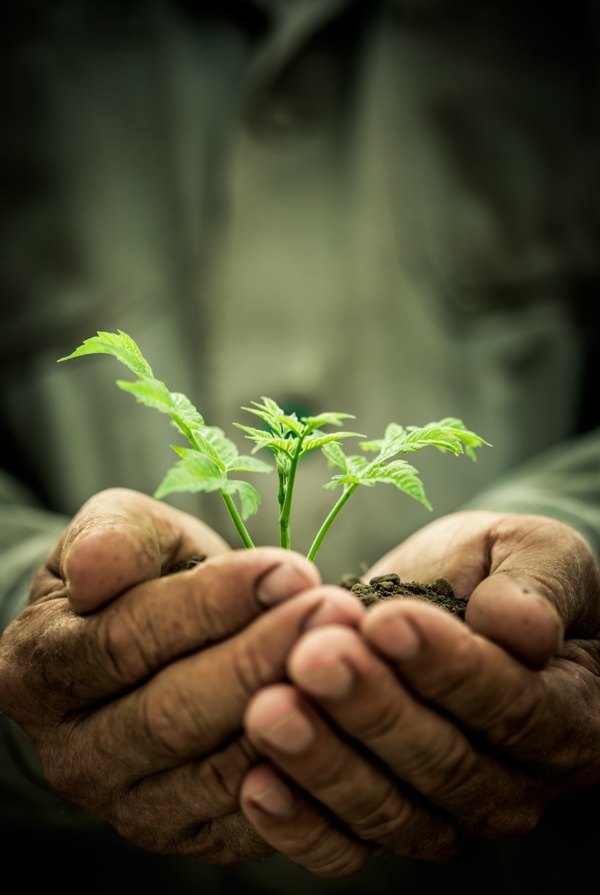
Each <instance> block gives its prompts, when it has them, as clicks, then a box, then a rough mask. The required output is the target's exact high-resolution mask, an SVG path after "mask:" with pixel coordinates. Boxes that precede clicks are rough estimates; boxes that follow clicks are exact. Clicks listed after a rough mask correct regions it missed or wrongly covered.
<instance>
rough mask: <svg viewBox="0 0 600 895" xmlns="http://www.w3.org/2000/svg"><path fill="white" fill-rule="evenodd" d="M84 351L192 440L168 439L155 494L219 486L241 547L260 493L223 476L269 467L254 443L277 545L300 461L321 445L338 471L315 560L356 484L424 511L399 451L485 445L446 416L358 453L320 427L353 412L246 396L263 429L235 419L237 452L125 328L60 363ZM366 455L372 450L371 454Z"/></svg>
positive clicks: (394, 432) (284, 538)
mask: <svg viewBox="0 0 600 895" xmlns="http://www.w3.org/2000/svg"><path fill="white" fill-rule="evenodd" d="M87 354H109V355H112V356H113V357H115V358H117V360H119V361H120V362H121V363H122V364H124V365H125V366H126V367H127V368H128V369H129V370H130V371H131V372H132V373H134V374H135V376H136V377H137V381H134V382H129V381H124V380H121V379H119V380H117V385H118V386H119V388H122V389H123V390H124V391H127V392H130V393H131V394H132V395H133V396H134V397H135V398H136V400H137V401H138V402H139V403H141V404H145V405H146V406H147V407H153V408H154V409H155V410H158V411H160V412H161V413H166V414H167V415H168V416H169V417H170V418H171V422H172V424H173V425H174V426H175V428H176V429H178V430H179V432H180V433H181V434H182V435H183V436H184V437H185V438H186V439H187V441H188V443H189V445H190V446H189V447H181V446H179V445H171V447H172V449H173V450H174V451H175V453H176V454H177V456H178V457H179V459H178V460H177V462H176V463H175V465H174V466H173V467H172V468H171V469H170V470H169V471H168V472H167V474H166V475H165V477H164V479H163V480H162V482H161V483H160V485H159V486H158V488H157V489H156V491H155V492H154V497H156V498H163V497H166V496H167V495H168V494H172V493H174V492H192V493H195V492H199V491H206V492H211V491H218V492H220V494H221V496H222V498H223V500H224V501H225V504H226V506H227V509H228V511H229V513H230V515H231V518H232V519H233V522H234V525H235V527H236V529H237V531H238V533H239V535H240V537H241V539H242V542H243V543H244V544H245V545H246V546H247V547H253V546H254V544H253V542H252V539H251V537H250V535H249V533H248V530H247V528H246V525H245V521H246V519H248V518H249V517H250V516H252V515H254V514H255V513H256V512H257V510H258V507H259V505H260V495H259V493H258V491H257V490H256V489H255V488H254V487H253V486H252V485H250V484H249V483H248V482H246V481H245V480H243V479H238V478H230V477H229V476H230V474H231V473H236V472H242V473H247V472H271V471H272V469H273V467H272V466H271V465H270V464H268V463H264V462H263V461H261V460H258V459H257V458H256V457H255V456H254V454H255V453H256V452H257V451H259V450H262V449H264V448H268V449H269V450H270V451H271V452H272V453H273V455H274V458H275V468H276V470H277V476H278V502H279V533H280V544H281V546H282V547H286V548H290V547H291V535H290V520H291V511H292V499H293V492H294V484H295V481H296V473H297V469H298V464H299V462H300V460H302V459H303V458H304V457H305V456H306V455H307V454H309V453H310V452H312V451H315V450H317V449H320V450H321V451H322V453H323V454H324V456H325V457H326V459H327V461H328V464H329V466H330V467H337V468H338V469H339V470H341V472H340V473H338V474H336V475H333V476H332V478H331V479H330V481H328V482H326V483H325V485H324V486H323V487H324V488H327V489H333V488H338V487H341V488H342V493H341V495H340V497H339V498H338V500H337V502H336V503H335V504H334V506H333V507H332V509H331V511H330V512H329V514H328V516H327V518H326V519H325V520H324V522H323V524H322V525H321V527H320V529H319V531H318V532H317V535H316V537H315V539H314V541H313V543H312V545H311V547H310V549H309V551H308V553H307V558H308V559H310V560H314V558H315V556H316V555H317V552H318V550H319V548H320V546H321V544H322V542H323V539H324V537H325V535H326V534H327V532H328V531H329V528H330V527H331V525H332V523H333V521H334V519H336V517H337V516H338V514H339V512H340V510H341V509H342V507H343V506H344V504H345V503H346V502H347V501H348V500H349V499H350V497H351V496H352V494H353V493H354V492H355V491H356V489H357V488H358V487H359V485H366V486H368V487H373V486H374V485H376V484H379V483H385V484H391V485H394V486H395V487H396V488H398V489H399V490H400V491H402V492H404V493H405V494H407V495H408V496H409V497H412V498H414V499H415V500H418V501H419V502H420V503H421V504H423V506H425V507H426V508H427V509H428V510H431V509H432V507H431V504H430V503H429V501H428V499H427V497H426V496H425V491H424V488H423V483H422V482H421V480H420V478H419V476H418V472H417V470H416V469H415V467H414V466H411V465H410V464H409V463H407V462H406V461H405V460H402V459H398V455H399V454H408V453H413V452H415V451H418V450H420V449H421V448H423V447H427V446H433V447H435V448H437V449H438V450H439V451H442V452H446V451H450V452H451V453H453V454H455V455H458V454H462V453H466V454H467V456H469V457H470V458H471V459H472V460H475V459H476V456H475V448H478V447H481V446H482V445H488V442H487V441H484V439H483V438H481V437H480V436H479V435H476V434H475V433H474V432H471V431H469V430H468V429H467V428H466V427H465V426H464V425H463V423H462V421H461V420H459V419H456V418H454V417H447V418H445V419H443V420H440V421H439V422H436V423H428V424H427V425H426V426H423V427H418V426H407V427H403V426H399V425H398V424H396V423H390V424H389V425H388V426H387V428H386V430H385V433H384V436H383V438H381V439H378V440H374V441H363V442H360V448H361V450H362V451H363V452H364V453H363V454H356V455H346V454H345V453H344V451H343V450H342V447H341V444H340V442H341V440H342V439H346V438H350V437H355V438H364V437H365V436H362V435H360V434H359V433H358V432H347V431H336V432H323V431H322V430H323V427H324V426H337V427H339V426H342V425H343V420H346V419H354V417H353V416H352V415H351V414H348V413H338V412H335V411H332V412H329V413H320V414H318V415H317V416H303V417H300V418H298V416H297V415H296V414H295V413H289V414H286V413H285V412H284V411H283V410H282V409H281V407H279V405H278V404H277V403H276V402H275V401H274V400H273V399H272V398H265V397H263V398H262V403H259V402H257V401H252V402H251V405H252V406H250V407H243V408H242V410H246V411H248V412H249V413H252V414H254V415H255V416H257V417H259V418H260V419H261V420H262V422H263V425H264V427H265V428H260V429H258V428H252V427H250V426H245V425H242V424H241V423H234V425H235V426H236V427H237V428H239V429H241V430H242V431H243V432H245V435H246V438H248V439H250V440H251V441H253V442H254V448H253V449H252V451H251V455H250V456H246V455H240V454H239V453H238V450H237V448H236V446H235V444H234V443H233V442H232V441H231V440H230V439H229V438H227V437H226V436H225V434H224V433H223V431H222V430H221V429H219V428H218V427H216V426H208V425H207V424H206V423H205V421H204V418H203V416H202V414H201V413H200V412H199V411H198V410H197V409H196V407H195V406H194V405H193V404H192V402H191V401H190V400H189V398H187V397H186V396H185V395H183V394H181V393H179V392H171V391H169V389H168V388H167V387H166V385H165V384H164V382H161V381H160V380H158V379H156V378H155V376H154V374H153V372H152V369H151V367H150V365H149V363H148V362H147V361H146V359H145V358H144V357H143V355H142V353H141V351H140V349H139V347H138V346H137V344H136V343H135V342H134V340H133V339H132V338H131V337H130V336H128V335H127V333H124V332H123V331H122V330H118V331H117V332H116V333H109V332H100V331H99V332H98V334H97V336H94V337H93V338H91V339H86V340H85V341H84V343H83V344H82V345H80V346H79V348H76V349H75V351H73V352H72V353H71V354H69V355H68V356H67V357H61V358H60V359H59V363H60V362H62V361H65V360H71V359H72V358H75V357H82V356H83V355H87ZM371 454H374V455H375V456H374V457H373V458H372V459H370V455H371ZM234 495H237V498H238V500H239V505H240V509H239V510H238V508H237V506H236V504H235V502H234V500H233V496H234Z"/></svg>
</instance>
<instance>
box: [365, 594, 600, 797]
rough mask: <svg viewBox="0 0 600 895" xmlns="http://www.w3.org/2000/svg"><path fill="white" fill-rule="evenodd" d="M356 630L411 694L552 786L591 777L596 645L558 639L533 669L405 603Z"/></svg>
mask: <svg viewBox="0 0 600 895" xmlns="http://www.w3.org/2000/svg"><path fill="white" fill-rule="evenodd" d="M363 633H364V635H365V637H366V639H367V641H368V642H369V643H370V644H371V645H372V646H373V647H374V648H375V649H376V650H377V651H378V652H379V653H380V654H381V655H382V656H383V657H385V658H386V659H387V660H388V661H390V662H391V663H392V664H393V666H394V667H395V668H396V669H397V672H398V674H399V675H400V676H401V679H402V680H403V681H406V683H407V685H408V687H410V690H411V692H414V693H415V694H416V695H417V696H418V697H420V698H421V699H423V700H425V701H426V702H427V703H428V704H430V705H432V706H435V707H436V708H439V709H441V710H442V711H443V712H444V713H446V714H447V716H448V717H451V718H454V719H457V721H458V722H459V723H460V726H461V727H462V728H463V729H465V730H468V731H470V732H471V733H472V734H475V735H476V738H477V739H480V740H481V741H482V742H484V743H486V744H487V745H488V746H489V747H493V749H494V750H497V754H502V755H504V756H506V757H507V758H509V759H511V760H515V761H518V762H519V765H520V767H521V769H522V770H523V771H524V772H525V773H527V774H530V775H531V776H532V777H535V778H537V779H538V780H539V781H540V782H541V783H545V784H547V785H548V786H549V787H550V788H551V790H552V792H553V793H556V792H558V791H560V789H561V787H563V786H564V785H566V783H567V781H569V782H570V783H571V784H573V785H579V784H580V781H581V780H582V779H584V780H586V781H587V782H590V780H591V781H592V782H593V781H594V780H595V778H596V776H598V774H600V772H597V771H596V770H595V769H596V767H597V763H596V762H595V759H594V757H593V756H594V754H595V752H596V751H597V745H596V744H597V742H598V736H600V719H599V718H598V717H597V712H596V710H595V706H596V703H597V698H598V658H597V653H598V645H597V642H596V643H594V644H593V645H590V646H588V645H587V644H585V643H579V644H578V643H577V642H575V641H573V642H571V641H568V642H567V644H566V645H565V648H564V649H563V650H562V652H561V654H560V655H559V656H557V657H556V659H554V660H553V661H552V662H551V663H550V664H549V665H548V667H547V668H545V669H544V670H542V671H534V670H532V669H530V668H527V667H526V666H525V665H523V664H522V663H521V662H519V661H518V660H516V659H515V658H513V657H512V656H511V655H510V654H509V653H507V652H506V651H505V650H503V649H502V648H501V647H500V646H498V645H497V644H495V643H493V642H492V641H490V640H488V639H487V638H485V637H482V636H480V635H479V634H478V633H476V632H473V631H472V630H470V628H469V626H468V625H463V624H461V623H459V622H457V621H456V619H454V618H452V617H451V616H450V615H449V614H448V613H445V612H442V611H441V610H438V609H436V608H435V607H432V606H428V605H426V604H424V603H417V602H416V601H411V600H406V601H397V602H396V603H395V604H392V603H388V604H386V605H381V606H377V607H375V608H374V609H373V610H372V611H371V612H369V613H367V614H366V616H365V622H364V625H363ZM480 785H481V784H480ZM509 791H510V790H506V792H509Z"/></svg>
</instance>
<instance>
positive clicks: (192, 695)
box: [50, 587, 362, 801]
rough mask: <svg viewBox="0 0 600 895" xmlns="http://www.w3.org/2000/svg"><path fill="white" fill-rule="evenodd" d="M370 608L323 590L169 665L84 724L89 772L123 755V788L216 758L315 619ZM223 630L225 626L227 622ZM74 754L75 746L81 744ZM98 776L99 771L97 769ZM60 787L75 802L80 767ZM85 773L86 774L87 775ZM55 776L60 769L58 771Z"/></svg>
mask: <svg viewBox="0 0 600 895" xmlns="http://www.w3.org/2000/svg"><path fill="white" fill-rule="evenodd" d="M361 617H362V609H361V607H360V605H358V603H357V601H356V600H354V599H353V598H352V597H351V596H350V595H349V594H347V593H345V592H344V591H343V590H341V589H340V588H334V587H319V588H313V589H311V590H309V591H308V592H307V593H305V594H301V595H299V596H297V597H296V598H295V599H293V600H288V601H287V602H284V603H283V604H281V605H279V606H277V607H275V608H273V609H272V610H271V611H269V612H267V613H265V614H263V615H262V616H260V617H258V618H256V619H255V620H254V621H253V622H251V623H250V624H249V625H248V626H247V627H245V628H244V629H243V630H240V631H239V632H238V633H237V634H235V635H232V636H231V637H228V638H227V639H225V640H221V641H217V642H215V643H213V644H212V645H209V646H207V645H205V647H204V648H203V649H200V650H197V651H194V652H191V653H190V654H189V655H185V656H183V657H182V658H180V659H179V660H178V661H177V662H172V663H170V664H168V665H165V666H164V667H163V668H161V669H160V670H159V671H157V672H156V673H155V674H154V675H153V676H152V677H151V678H150V679H149V680H148V681H147V683H145V684H144V685H142V686H138V687H137V688H136V689H135V690H133V691H132V692H131V693H129V694H127V695H125V696H121V697H120V698H118V699H115V700H113V701H111V702H108V703H106V704H105V705H103V706H101V707H100V708H98V709H97V710H96V711H94V712H93V713H91V714H87V713H86V714H84V715H82V716H81V717H80V718H79V719H78V725H77V749H78V759H79V761H80V763H81V767H82V768H83V769H85V768H86V767H89V766H90V761H92V762H97V760H98V755H100V756H105V757H106V758H107V759H108V758H109V757H110V758H111V760H112V756H114V755H118V756H119V766H118V769H114V770H113V779H114V776H115V775H118V777H119V781H120V782H119V785H120V786H126V787H130V786H133V785H136V784H137V783H138V781H139V780H140V779H142V778H144V777H146V776H149V775H151V774H156V773H158V772H160V771H163V770H165V769H170V768H173V767H177V766H179V765H181V764H182V763H184V762H186V761H190V760H198V759H199V758H201V757H202V756H208V755H210V754H211V753H212V752H213V751H215V750H217V749H219V748H221V747H222V745H223V744H224V743H225V742H228V741H229V740H231V739H232V737H235V736H236V735H237V734H239V732H240V731H241V729H242V719H243V713H244V710H245V708H246V704H247V702H248V699H249V697H250V696H251V695H252V694H253V693H255V692H256V691H257V690H258V689H259V688H260V687H262V686H265V685H266V684H268V683H271V682H273V681H276V680H280V679H282V678H283V675H284V673H285V660H286V657H287V654H288V652H289V650H290V647H291V646H292V644H293V643H294V642H295V640H296V639H297V638H298V636H299V635H300V633H301V632H302V631H303V630H304V628H305V626H306V625H309V624H311V623H313V624H314V623H315V619H317V620H319V619H325V620H333V621H336V622H338V623H340V624H346V623H347V624H354V625H356V624H358V623H359V621H360V619H361ZM219 624H222V622H220V623H219ZM73 748H74V746H73ZM89 769H90V772H91V773H92V774H94V775H95V774H96V773H97V769H96V767H89ZM53 772H54V775H55V776H53V777H52V780H51V782H52V785H53V786H54V788H55V789H58V790H59V791H60V792H62V793H63V794H64V795H66V796H67V797H68V798H71V800H73V801H76V798H75V796H76V794H77V792H80V791H81V789H82V788H84V787H82V784H81V780H80V779H78V778H77V777H73V769H72V766H69V767H67V768H66V772H67V775H68V777H67V779H65V778H64V777H63V776H62V775H63V768H62V767H58V768H54V769H53ZM83 772H84V773H85V770H84V771H83ZM50 773H52V770H51V771H50Z"/></svg>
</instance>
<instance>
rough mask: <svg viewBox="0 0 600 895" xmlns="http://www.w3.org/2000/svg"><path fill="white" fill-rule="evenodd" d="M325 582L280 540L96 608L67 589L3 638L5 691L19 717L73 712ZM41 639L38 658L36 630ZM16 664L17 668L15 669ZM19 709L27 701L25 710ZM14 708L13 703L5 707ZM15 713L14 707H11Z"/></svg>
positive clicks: (215, 559) (31, 612)
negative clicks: (81, 606)
mask: <svg viewBox="0 0 600 895" xmlns="http://www.w3.org/2000/svg"><path fill="white" fill-rule="evenodd" d="M319 582H320V578H319V574H318V571H317V569H316V567H315V566H314V564H313V563H309V562H308V561H307V560H306V559H304V558H303V557H301V556H300V555H299V554H296V553H294V552H292V551H283V550H280V549H279V548H257V549H255V550H239V551H231V552H229V553H225V554H222V555H219V556H216V557H213V558H211V559H208V560H206V561H205V562H204V563H202V564H200V565H199V566H197V567H195V568H194V569H192V570H190V571H187V572H181V573H179V574H177V575H171V576H167V577H162V578H156V579H153V580H151V581H148V582H146V583H144V584H140V585H138V586H137V587H134V588H132V589H131V590H129V591H127V592H126V593H125V594H123V595H122V596H121V597H120V598H119V599H118V600H115V601H113V602H112V603H111V604H110V605H109V606H107V607H106V608H104V609H102V610H101V611H99V612H96V613H92V614H90V615H86V616H83V617H82V616H78V615H75V614H74V613H73V612H72V611H71V609H70V606H69V603H68V601H67V599H66V598H65V597H63V598H62V599H59V598H54V599H52V600H45V601H44V600H42V601H40V602H38V603H34V604H33V605H31V606H29V608H28V609H27V610H26V612H25V613H24V614H23V615H22V616H21V617H20V618H19V620H18V621H16V622H13V625H12V626H10V627H9V628H8V629H7V631H6V632H5V634H4V637H3V639H2V647H3V649H2V657H3V658H4V662H5V667H6V675H7V676H6V678H5V680H7V682H9V683H10V682H11V681H12V684H11V685H10V686H8V684H7V692H6V696H7V699H9V700H10V703H11V705H12V709H13V711H16V712H17V719H18V717H20V716H21V715H24V714H26V712H25V706H28V708H29V713H30V714H31V715H32V717H35V715H36V714H37V713H38V712H39V708H38V709H37V710H36V701H37V700H40V702H41V705H42V706H44V707H45V709H47V710H49V709H50V708H52V709H53V710H54V711H55V712H56V713H57V714H59V715H60V714H61V713H62V712H75V711H78V710H83V709H85V708H87V707H89V706H90V705H91V704H92V705H93V704H95V703H96V702H97V701H98V700H104V699H106V698H108V697H111V696H115V695H118V694H119V693H122V692H127V691H129V690H130V689H131V688H132V687H135V686H137V685H139V684H140V683H141V682H143V681H146V680H147V679H148V678H150V677H151V676H152V675H153V674H154V673H155V672H157V671H158V670H159V669H161V668H162V667H163V666H165V665H166V664H168V663H169V662H172V661H173V660H174V659H176V658H178V657H181V656H186V655H188V654H189V653H191V652H193V651H194V650H198V649H202V648H206V647H207V646H209V645H210V644H212V643H215V642H219V641H221V640H223V639H225V638H227V637H229V636H231V635H233V634H235V633H237V632H238V631H241V630H242V629H244V628H245V627H246V625H248V624H249V623H250V622H251V621H252V620H253V619H255V618H256V617H257V616H259V615H260V614H261V613H262V612H264V609H265V603H270V602H271V603H272V602H275V601H277V600H285V599H287V598H288V597H292V596H294V595H296V594H298V593H299V592H301V591H302V590H305V589H307V588H310V587H314V586H315V585H317V584H318V583H319ZM40 628H43V630H44V637H43V638H42V639H39V638H38V639H37V642H36V647H35V661H32V653H31V650H32V646H31V644H32V638H34V637H35V635H36V632H37V631H38V630H39V629H40ZM11 669H14V671H13V672H12V676H11ZM22 710H23V711H22ZM9 714H10V712H9ZM13 717H15V715H13Z"/></svg>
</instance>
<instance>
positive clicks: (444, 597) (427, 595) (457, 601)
mask: <svg viewBox="0 0 600 895" xmlns="http://www.w3.org/2000/svg"><path fill="white" fill-rule="evenodd" d="M340 584H341V586H342V587H345V588H346V589H347V590H349V591H350V592H351V593H353V594H354V595H355V596H356V597H357V598H358V599H359V600H360V601H361V603H363V604H364V605H365V606H372V605H373V604H374V603H378V602H380V601H381V600H398V599H400V598H402V597H412V598H413V599H416V600H427V601H428V602H429V603H436V604H437V605H438V606H441V607H442V609H446V610H447V611H448V612H451V613H452V615H456V616H458V618H460V619H462V620H464V617H465V610H466V608H467V600H466V599H464V598H463V597H457V596H456V594H455V593H454V588H453V587H452V585H451V584H450V582H449V581H448V580H447V579H446V578H438V579H437V581H434V582H433V584H423V583H422V582H420V581H401V580H400V576H399V575H396V574H395V573H394V572H390V573H388V574H387V575H377V576H376V577H375V578H371V580H370V581H369V582H368V583H365V582H364V581H361V580H360V578H358V577H357V576H356V575H344V576H343V577H342V580H341V581H340Z"/></svg>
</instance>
